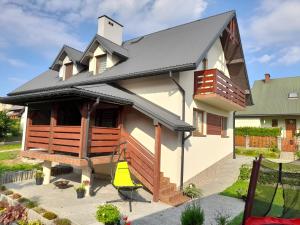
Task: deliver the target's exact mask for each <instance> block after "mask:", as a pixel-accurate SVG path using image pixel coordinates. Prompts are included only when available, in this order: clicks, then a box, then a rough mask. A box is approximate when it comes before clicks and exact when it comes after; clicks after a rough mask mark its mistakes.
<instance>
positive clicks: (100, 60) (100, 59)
mask: <svg viewBox="0 0 300 225" xmlns="http://www.w3.org/2000/svg"><path fill="white" fill-rule="evenodd" d="M105 70H106V55H100V56H96V74H97V73H103V72H104V71H105Z"/></svg>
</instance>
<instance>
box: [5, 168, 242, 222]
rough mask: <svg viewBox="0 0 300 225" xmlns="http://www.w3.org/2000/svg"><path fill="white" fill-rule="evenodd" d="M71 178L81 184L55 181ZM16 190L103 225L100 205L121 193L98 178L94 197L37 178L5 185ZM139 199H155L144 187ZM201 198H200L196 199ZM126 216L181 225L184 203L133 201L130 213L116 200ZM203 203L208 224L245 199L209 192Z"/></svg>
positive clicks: (65, 214) (47, 205) (232, 212)
mask: <svg viewBox="0 0 300 225" xmlns="http://www.w3.org/2000/svg"><path fill="white" fill-rule="evenodd" d="M61 179H68V180H71V182H70V184H71V185H74V186H75V187H76V186H78V185H79V183H80V176H79V175H78V174H75V173H73V174H68V175H64V176H61V177H60V178H53V179H52V182H53V181H57V180H61ZM6 186H7V188H9V189H11V190H13V191H14V192H17V193H20V194H21V195H23V196H24V197H27V198H30V199H32V200H35V201H37V202H38V203H39V206H41V207H43V208H45V209H47V210H50V211H53V212H55V213H57V214H58V215H59V216H60V217H64V218H68V219H70V220H71V221H72V222H73V223H74V224H76V225H96V224H100V223H99V222H97V221H96V219H95V212H96V209H97V206H98V205H101V204H103V203H105V202H106V201H109V200H116V199H119V198H120V197H119V195H118V192H117V191H116V190H115V189H114V187H113V186H112V185H111V184H110V183H109V181H108V180H100V179H95V186H96V189H95V192H96V194H95V196H93V197H90V196H87V197H85V198H84V199H77V198H76V192H75V190H74V188H73V187H70V188H68V189H64V190H62V189H58V188H57V187H55V186H54V185H53V183H50V184H48V185H42V186H37V185H35V183H34V181H33V180H31V181H25V182H24V181H23V182H20V183H11V184H7V185H6ZM135 197H136V198H143V199H147V200H151V199H152V195H151V194H150V193H148V192H146V191H145V190H139V192H138V196H135ZM197 201H199V200H197ZM114 204H115V205H116V206H117V207H118V208H119V209H120V211H121V212H122V213H123V214H124V215H128V216H129V219H130V220H131V221H133V224H134V225H142V224H147V225H156V224H164V225H169V224H170V225H171V224H172V225H180V214H181V211H182V210H183V209H184V208H185V205H182V206H180V207H176V208H174V207H171V206H169V205H166V204H164V203H162V202H151V203H150V204H149V203H142V202H133V204H132V208H133V211H132V212H131V213H130V212H129V204H128V202H118V203H114ZM200 204H201V206H202V208H203V209H204V212H205V224H207V225H208V224H209V225H211V224H214V217H215V216H216V213H217V212H221V213H224V214H227V215H231V216H232V217H234V216H236V215H238V214H239V213H240V212H241V211H242V209H243V204H244V203H243V202H242V201H240V200H238V199H233V198H229V197H225V196H219V195H210V196H207V197H205V198H202V199H201V200H200Z"/></svg>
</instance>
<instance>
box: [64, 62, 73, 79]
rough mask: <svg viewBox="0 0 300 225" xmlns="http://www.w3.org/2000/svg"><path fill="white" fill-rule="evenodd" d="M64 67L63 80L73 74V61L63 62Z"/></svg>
mask: <svg viewBox="0 0 300 225" xmlns="http://www.w3.org/2000/svg"><path fill="white" fill-rule="evenodd" d="M65 67H66V69H65V80H67V79H69V78H70V77H71V76H72V75H73V63H68V64H65Z"/></svg>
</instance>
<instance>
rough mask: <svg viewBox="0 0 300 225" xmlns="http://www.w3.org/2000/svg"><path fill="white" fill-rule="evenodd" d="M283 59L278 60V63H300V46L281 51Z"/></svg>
mask: <svg viewBox="0 0 300 225" xmlns="http://www.w3.org/2000/svg"><path fill="white" fill-rule="evenodd" d="M280 55H281V57H280V58H278V62H279V63H280V62H281V63H283V64H285V65H291V64H295V63H299V62H300V46H292V47H287V48H284V49H283V50H282V51H281V54H280Z"/></svg>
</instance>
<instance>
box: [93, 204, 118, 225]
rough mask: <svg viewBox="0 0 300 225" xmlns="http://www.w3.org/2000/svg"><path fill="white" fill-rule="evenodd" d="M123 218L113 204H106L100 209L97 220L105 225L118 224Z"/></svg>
mask: <svg viewBox="0 0 300 225" xmlns="http://www.w3.org/2000/svg"><path fill="white" fill-rule="evenodd" d="M120 217H121V213H120V211H119V209H118V208H117V207H116V206H114V205H112V204H105V205H101V206H99V207H98V210H97V212H96V219H97V220H98V221H99V222H101V223H104V224H114V223H118V222H119V220H120Z"/></svg>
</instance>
